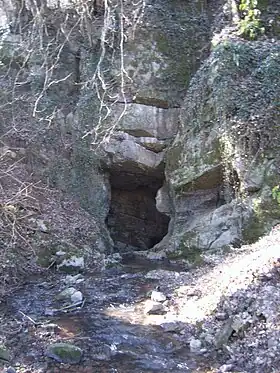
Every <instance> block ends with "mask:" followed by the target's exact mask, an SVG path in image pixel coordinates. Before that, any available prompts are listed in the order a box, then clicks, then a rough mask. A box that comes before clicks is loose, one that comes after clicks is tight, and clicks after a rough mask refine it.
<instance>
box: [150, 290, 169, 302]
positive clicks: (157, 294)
mask: <svg viewBox="0 0 280 373" xmlns="http://www.w3.org/2000/svg"><path fill="white" fill-rule="evenodd" d="M151 300H152V301H154V302H164V301H165V300H166V296H165V295H164V294H163V293H162V292H161V291H155V290H154V291H152V294H151Z"/></svg>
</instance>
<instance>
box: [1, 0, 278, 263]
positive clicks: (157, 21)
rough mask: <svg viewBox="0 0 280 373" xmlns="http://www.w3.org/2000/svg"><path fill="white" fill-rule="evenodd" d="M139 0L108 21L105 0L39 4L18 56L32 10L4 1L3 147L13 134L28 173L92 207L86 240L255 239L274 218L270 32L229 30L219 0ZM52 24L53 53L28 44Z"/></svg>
mask: <svg viewBox="0 0 280 373" xmlns="http://www.w3.org/2000/svg"><path fill="white" fill-rule="evenodd" d="M66 3H67V2H66ZM128 3H130V2H128ZM212 3H213V4H212ZM214 3H215V4H214ZM54 4H55V2H54ZM137 4H138V5H137ZM137 4H136V3H135V4H134V3H133V4H126V5H125V8H124V9H123V11H124V12H125V14H129V15H131V14H134V15H135V17H136V18H135V20H136V21H135V22H136V23H135V24H134V23H133V22H132V21H131V22H130V21H129V17H124V18H125V22H127V23H125V24H124V25H123V30H122V31H123V33H121V34H120V35H119V33H118V27H119V26H118V25H119V20H120V18H121V19H122V18H123V17H122V16H121V17H119V11H120V10H119V8H117V7H116V9H115V10H116V11H114V12H111V13H110V14H109V15H108V14H107V13H106V12H105V13H104V12H103V11H102V9H99V8H98V9H95V10H94V12H93V13H92V17H93V18H91V19H90V22H85V23H84V24H77V21H76V18H75V17H76V15H77V14H78V12H79V10H78V9H76V8H75V5H73V4H72V5H71V4H70V3H69V4H68V5H67V6H66V5H65V6H62V8H60V7H59V4H57V5H53V6H51V5H44V6H42V14H44V17H43V21H44V27H45V29H46V30H48V33H47V34H46V35H43V37H42V35H40V34H39V36H38V38H35V39H34V40H33V39H32V52H30V55H28V57H26V55H25V51H26V50H29V49H30V48H29V47H30V43H31V41H30V39H29V38H28V35H29V34H28V32H29V31H30V30H31V29H32V30H33V28H32V27H36V25H37V24H36V22H35V20H36V17H35V15H36V12H35V10H34V9H33V8H32V6H31V5H28V4H27V5H26V6H24V11H23V12H21V14H20V16H19V17H18V14H17V10H16V7H14V6H13V2H12V1H11V2H9V6H8V7H7V8H6V9H2V11H3V12H2V13H3V14H4V15H3V17H2V18H1V19H2V20H3V22H4V23H3V25H4V26H3V27H4V29H5V32H4V34H3V37H2V44H1V53H0V59H1V63H2V64H1V82H2V83H3V84H2V85H3V87H5V89H6V91H7V92H6V91H5V92H6V93H7V94H6V95H5V94H3V97H2V96H1V98H0V99H1V100H0V101H1V105H2V104H3V105H4V106H5V105H6V104H7V102H8V101H9V100H10V99H11V97H10V96H9V92H13V95H14V96H13V97H12V98H13V100H14V101H15V103H14V105H15V106H14V107H15V108H16V110H14V113H18V114H17V115H18V117H17V118H15V117H12V115H11V114H9V113H8V114H7V113H6V112H5V121H3V124H2V127H1V128H0V133H1V135H4V134H5V133H6V132H8V133H11V135H9V136H7V140H5V141H6V142H7V146H8V148H9V149H10V148H11V153H10V154H16V153H15V152H13V151H12V149H18V148H19V147H20V148H22V149H23V150H24V162H25V166H26V169H27V170H28V172H29V173H32V175H33V176H35V177H36V178H37V179H40V180H42V181H43V182H45V183H46V184H47V185H48V186H49V187H51V188H57V189H59V190H60V191H62V193H63V194H64V195H68V196H69V195H70V196H71V197H72V198H73V199H75V200H76V201H78V203H79V204H80V206H81V207H82V208H83V209H84V210H86V211H87V212H88V213H90V214H91V216H92V218H93V220H94V221H95V222H96V227H98V229H97V228H96V231H97V232H98V236H100V242H99V243H98V244H97V243H96V242H95V243H90V242H86V243H87V245H89V246H90V249H89V250H91V249H97V250H99V249H100V248H102V249H100V251H105V252H110V251H112V250H113V247H115V249H116V250H118V251H126V250H128V251H130V250H139V249H140V250H146V249H150V248H152V247H154V248H155V249H156V250H164V251H167V252H172V251H174V252H176V253H177V254H178V255H183V256H186V257H188V256H189V255H190V253H191V252H192V251H193V250H196V249H203V250H208V249H216V248H221V247H226V246H229V245H233V246H238V245H239V244H240V243H241V242H242V241H244V240H245V241H253V240H256V239H257V238H258V237H259V236H260V235H261V234H263V233H264V232H265V231H266V229H267V228H270V227H271V226H272V225H273V224H274V223H276V222H277V221H279V220H280V213H279V208H278V204H277V203H276V202H275V201H274V200H273V198H272V196H271V191H272V188H273V187H274V186H276V185H278V184H279V172H278V164H279V162H278V155H277V154H278V151H277V143H278V136H279V130H278V128H279V119H278V118H279V105H278V104H277V102H278V101H277V100H278V98H279V93H280V92H279V86H280V85H279V76H278V75H279V74H277V71H278V70H279V58H277V57H278V56H279V44H278V42H275V41H272V42H269V41H260V42H249V41H245V40H242V39H240V38H238V37H231V36H229V31H228V28H227V27H229V26H231V25H232V24H231V22H232V21H233V19H234V14H233V10H232V9H229V8H228V7H226V6H224V7H222V8H220V5H224V4H223V2H221V3H220V2H211V1H206V0H199V1H196V2H186V1H180V0H172V1H167V0H163V1H162V0H156V1H153V2H149V1H148V2H145V3H143V4H142V5H141V6H142V8H141V6H140V5H139V4H140V3H137ZM137 6H138V7H139V8H137ZM135 7H136V8H135ZM34 12H35V13H34ZM106 14H107V17H109V18H108V19H106V21H107V22H108V25H110V27H108V29H107V30H105V31H106V35H105V36H106V37H105V38H104V35H103V34H102V33H101V31H102V26H103V25H104V22H103V21H104V16H106ZM136 15H137V16H136ZM5 17H6V18H5ZM5 19H6V21H5ZM61 19H64V21H65V22H64V23H63V25H64V26H63V27H60V26H59V27H58V25H61V22H62V21H61ZM92 19H93V20H94V22H92ZM56 21H57V22H56ZM87 21H89V20H87ZM5 22H6V23H5ZM105 23H106V22H105ZM5 24H6V26H5ZM8 25H10V26H9V27H8ZM134 26H135V27H134ZM23 29H24V30H26V31H25V33H24V35H21V34H20V33H21V32H22V31H21V30H23ZM41 29H42V27H41V28H39V29H38V30H41ZM103 31H104V29H103ZM38 32H39V31H38ZM271 32H272V31H271ZM33 34H34V32H33ZM54 35H55V40H56V42H55V43H56V44H55V47H56V50H59V55H57V52H54V51H53V50H49V49H48V48H47V46H48V44H46V48H41V44H40V43H41V41H42V40H45V39H46V40H47V41H48V38H50V40H52V43H54V42H53V37H54ZM65 35H67V37H66V36H65ZM102 35H103V36H102ZM116 35H118V37H116ZM40 36H41V37H40ZM211 42H212V50H210V48H209V46H210V43H211ZM46 43H47V42H46ZM54 49H55V48H54ZM35 50H36V51H37V52H36V53H35V52H33V51H35ZM48 61H49V62H48ZM202 61H204V63H203V65H202V67H200V66H201V64H202ZM54 62H55V64H54ZM48 63H49V64H50V65H48ZM52 66H53V67H52ZM47 68H49V70H48V69H47ZM7 71H9V76H11V81H12V80H13V78H14V79H15V81H16V83H17V84H16V85H14V87H13V88H11V86H10V85H9V84H11V83H10V81H7V79H6V76H7ZM46 71H51V74H49V75H48V74H46ZM5 92H4V93H5ZM15 97H16V99H15ZM22 97H24V98H25V100H22ZM19 98H20V102H22V101H24V102H26V103H27V105H26V104H24V102H22V104H21V106H20V108H19V106H16V105H17V102H18V101H19ZM17 100H18V101H17ZM19 109H20V110H19ZM13 115H15V114H13ZM16 120H18V121H19V123H21V124H20V126H21V127H22V128H21V131H16V133H13V132H9V131H10V129H11V123H12V124H13V128H14V123H15V121H16ZM46 123H47V124H46ZM30 133H34V137H32V136H30ZM43 221H44V224H45V223H46V224H45V226H46V227H47V226H48V222H47V221H45V220H43ZM113 241H114V242H113ZM93 246H95V247H93ZM87 250H88V246H87ZM81 256H82V255H81Z"/></svg>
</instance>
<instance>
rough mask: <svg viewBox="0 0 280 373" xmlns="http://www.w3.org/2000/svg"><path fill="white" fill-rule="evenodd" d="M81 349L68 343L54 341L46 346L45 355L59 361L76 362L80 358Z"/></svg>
mask: <svg viewBox="0 0 280 373" xmlns="http://www.w3.org/2000/svg"><path fill="white" fill-rule="evenodd" d="M82 354H83V352H82V350H81V349H80V348H79V347H76V346H74V345H71V344H68V343H55V344H53V345H51V346H50V347H49V348H48V352H47V355H48V356H49V357H52V358H54V359H55V360H57V361H59V362H61V363H68V364H77V363H79V362H80V360H81V358H82Z"/></svg>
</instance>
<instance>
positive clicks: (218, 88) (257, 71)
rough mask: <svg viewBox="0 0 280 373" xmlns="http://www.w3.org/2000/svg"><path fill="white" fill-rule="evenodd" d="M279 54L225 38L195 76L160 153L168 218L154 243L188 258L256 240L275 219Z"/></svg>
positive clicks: (269, 47) (264, 46) (271, 48)
mask: <svg viewBox="0 0 280 373" xmlns="http://www.w3.org/2000/svg"><path fill="white" fill-rule="evenodd" d="M278 54H279V45H278V44H270V43H267V42H263V43H260V44H258V47H256V46H255V45H254V43H253V42H245V41H241V40H238V39H237V40H229V41H226V42H224V43H221V44H220V45H218V46H217V47H216V48H215V49H214V51H213V52H212V54H211V56H210V57H209V59H208V60H207V61H206V62H205V64H204V66H203V67H202V68H201V69H200V70H199V71H198V73H197V74H196V76H195V77H194V78H193V80H192V83H191V85H190V88H189V90H188V94H187V97H186V99H185V102H184V105H183V108H182V112H181V128H180V131H179V134H178V135H177V137H176V139H175V141H174V143H173V144H172V146H171V147H170V148H169V150H168V151H167V155H166V161H167V165H166V179H167V184H168V187H169V195H170V196H171V202H169V204H171V205H173V208H174V213H173V217H174V218H173V220H174V222H173V230H172V232H171V233H170V235H169V236H170V240H168V239H165V240H164V242H162V245H161V244H160V245H159V246H163V247H165V248H167V247H168V246H169V247H170V246H172V247H173V250H174V249H177V250H180V252H181V253H182V254H185V255H186V256H188V251H191V250H192V248H202V249H214V248H220V247H224V246H226V245H238V244H240V242H241V241H242V240H246V241H251V240H256V239H257V238H258V237H259V236H260V234H263V233H264V232H265V230H266V229H267V228H270V227H271V226H272V225H273V224H275V223H276V222H277V221H278V220H279V218H280V215H279V212H280V210H279V207H278V205H277V203H276V201H274V200H273V199H272V195H271V193H272V189H273V186H275V185H278V182H279V171H278V164H279V159H278V151H277V148H278V145H277V143H278V138H279V130H278V128H279V115H278V119H277V114H276V113H277V112H278V113H279V107H277V105H276V101H277V97H278V96H279V93H280V92H279V88H278V85H279V81H278V78H277V75H276V70H277V69H278V68H279V61H278V62H276V60H275V56H276V55H278ZM260 59H261V60H262V61H263V62H262V63H260V62H259V61H260ZM237 77H238V79H237ZM167 205H168V203H167Z"/></svg>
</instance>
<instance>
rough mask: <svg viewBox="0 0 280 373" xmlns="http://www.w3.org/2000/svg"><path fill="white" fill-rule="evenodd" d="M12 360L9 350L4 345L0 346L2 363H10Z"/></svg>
mask: <svg viewBox="0 0 280 373" xmlns="http://www.w3.org/2000/svg"><path fill="white" fill-rule="evenodd" d="M9 359H10V354H9V351H8V349H7V348H6V347H5V346H4V345H0V361H1V360H4V361H9Z"/></svg>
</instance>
